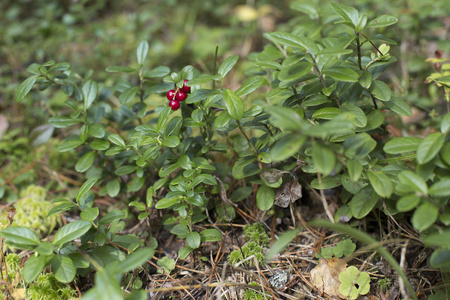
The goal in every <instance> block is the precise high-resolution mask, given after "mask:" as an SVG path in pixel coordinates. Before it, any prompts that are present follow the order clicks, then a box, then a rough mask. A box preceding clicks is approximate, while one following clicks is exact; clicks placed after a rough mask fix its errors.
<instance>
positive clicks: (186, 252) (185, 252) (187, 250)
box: [178, 246, 194, 259]
mask: <svg viewBox="0 0 450 300" xmlns="http://www.w3.org/2000/svg"><path fill="white" fill-rule="evenodd" d="M192 251H194V249H192V248H191V247H189V246H185V247H183V248H181V249H180V250H178V258H180V259H186V257H187V256H188V255H189V254H190V253H191V252H192Z"/></svg>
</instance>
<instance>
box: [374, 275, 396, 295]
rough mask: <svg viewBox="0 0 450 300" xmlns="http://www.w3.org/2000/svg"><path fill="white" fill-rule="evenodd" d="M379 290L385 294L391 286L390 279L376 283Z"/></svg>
mask: <svg viewBox="0 0 450 300" xmlns="http://www.w3.org/2000/svg"><path fill="white" fill-rule="evenodd" d="M377 283H378V286H379V287H380V290H381V291H382V292H383V293H385V292H387V290H389V288H390V287H391V285H392V280H391V279H390V278H383V279H380V280H378V281H377Z"/></svg>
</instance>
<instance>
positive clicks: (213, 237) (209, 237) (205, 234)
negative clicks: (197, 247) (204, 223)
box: [200, 228, 223, 242]
mask: <svg viewBox="0 0 450 300" xmlns="http://www.w3.org/2000/svg"><path fill="white" fill-rule="evenodd" d="M200 236H201V238H202V242H218V241H221V240H222V238H223V236H222V233H220V231H219V230H217V229H214V228H209V229H205V230H203V231H202V232H200Z"/></svg>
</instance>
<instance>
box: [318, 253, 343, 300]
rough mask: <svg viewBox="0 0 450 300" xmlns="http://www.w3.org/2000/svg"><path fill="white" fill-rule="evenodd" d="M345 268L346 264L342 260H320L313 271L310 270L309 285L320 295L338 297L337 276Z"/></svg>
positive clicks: (338, 283)
mask: <svg viewBox="0 0 450 300" xmlns="http://www.w3.org/2000/svg"><path fill="white" fill-rule="evenodd" d="M346 268H347V263H345V262H344V261H343V260H342V259H339V258H337V257H333V258H331V259H322V260H321V261H320V262H319V264H318V265H317V266H315V267H314V269H312V270H311V283H312V284H313V285H314V286H315V287H316V288H317V289H318V290H319V291H320V292H322V293H325V294H327V295H329V296H332V297H340V298H342V295H341V294H340V293H339V285H340V284H341V283H340V281H339V274H340V273H341V272H343V271H345V269H346Z"/></svg>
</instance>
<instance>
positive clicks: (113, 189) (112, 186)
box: [106, 178, 120, 198]
mask: <svg viewBox="0 0 450 300" xmlns="http://www.w3.org/2000/svg"><path fill="white" fill-rule="evenodd" d="M106 192H107V193H108V195H109V196H110V197H112V198H114V197H116V196H117V195H118V194H119V192H120V182H119V180H118V179H117V178H116V179H113V180H111V181H108V183H107V184H106Z"/></svg>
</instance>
